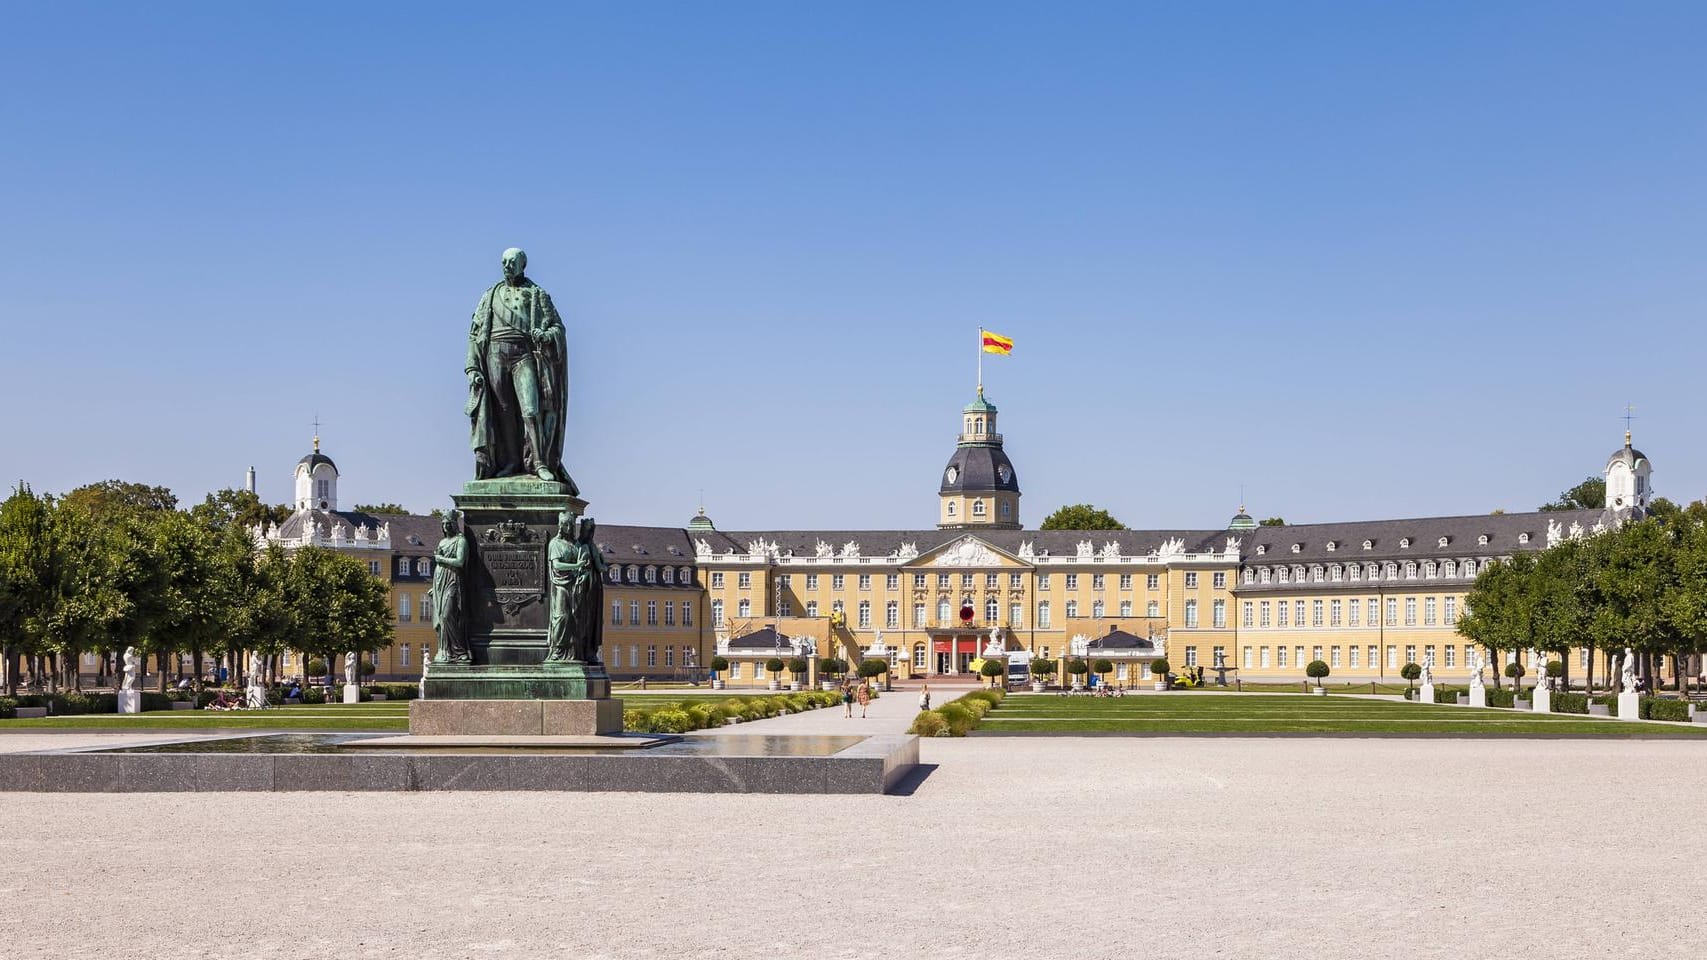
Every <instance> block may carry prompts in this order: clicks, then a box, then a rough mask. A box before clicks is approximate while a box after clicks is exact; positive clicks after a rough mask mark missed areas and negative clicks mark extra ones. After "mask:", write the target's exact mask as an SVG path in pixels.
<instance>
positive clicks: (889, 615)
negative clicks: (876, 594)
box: [883, 600, 901, 630]
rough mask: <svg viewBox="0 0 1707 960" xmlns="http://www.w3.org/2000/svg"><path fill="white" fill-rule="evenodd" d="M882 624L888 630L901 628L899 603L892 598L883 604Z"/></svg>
mask: <svg viewBox="0 0 1707 960" xmlns="http://www.w3.org/2000/svg"><path fill="white" fill-rule="evenodd" d="M883 625H884V626H885V627H887V628H888V629H890V630H899V629H900V628H901V605H900V604H899V603H897V602H895V601H894V600H891V601H889V602H888V603H885V604H884V605H883Z"/></svg>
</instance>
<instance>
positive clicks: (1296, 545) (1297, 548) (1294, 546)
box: [1292, 543, 1304, 553]
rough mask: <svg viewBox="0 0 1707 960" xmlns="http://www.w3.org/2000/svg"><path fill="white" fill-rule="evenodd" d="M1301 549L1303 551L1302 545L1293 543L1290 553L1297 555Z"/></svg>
mask: <svg viewBox="0 0 1707 960" xmlns="http://www.w3.org/2000/svg"><path fill="white" fill-rule="evenodd" d="M1302 549H1304V545H1303V544H1302V543H1295V544H1293V545H1292V552H1293V553H1297V552H1298V551H1300V550H1302Z"/></svg>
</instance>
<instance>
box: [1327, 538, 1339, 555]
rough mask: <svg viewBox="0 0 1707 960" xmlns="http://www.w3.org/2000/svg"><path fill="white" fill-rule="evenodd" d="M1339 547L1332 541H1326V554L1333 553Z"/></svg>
mask: <svg viewBox="0 0 1707 960" xmlns="http://www.w3.org/2000/svg"><path fill="white" fill-rule="evenodd" d="M1339 546H1340V545H1339V544H1338V543H1337V542H1335V541H1333V540H1329V541H1328V552H1329V553H1333V552H1334V551H1335V550H1338V549H1339Z"/></svg>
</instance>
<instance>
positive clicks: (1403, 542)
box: [1399, 537, 1411, 550]
mask: <svg viewBox="0 0 1707 960" xmlns="http://www.w3.org/2000/svg"><path fill="white" fill-rule="evenodd" d="M1410 548H1411V538H1410V537H1400V538H1399V549H1400V550H1409V549H1410Z"/></svg>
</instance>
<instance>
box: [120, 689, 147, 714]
mask: <svg viewBox="0 0 1707 960" xmlns="http://www.w3.org/2000/svg"><path fill="white" fill-rule="evenodd" d="M119 712H120V713H141V712H142V691H141V690H120V691H119Z"/></svg>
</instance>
